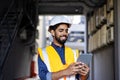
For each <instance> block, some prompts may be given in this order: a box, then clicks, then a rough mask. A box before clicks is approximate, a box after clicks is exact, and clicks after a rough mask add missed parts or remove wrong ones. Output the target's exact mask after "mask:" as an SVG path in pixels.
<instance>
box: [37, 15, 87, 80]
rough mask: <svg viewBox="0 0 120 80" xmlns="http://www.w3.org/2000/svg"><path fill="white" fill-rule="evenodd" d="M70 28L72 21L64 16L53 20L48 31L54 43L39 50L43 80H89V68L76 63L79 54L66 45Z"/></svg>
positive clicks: (41, 77)
mask: <svg viewBox="0 0 120 80" xmlns="http://www.w3.org/2000/svg"><path fill="white" fill-rule="evenodd" d="M70 26H71V23H70V20H69V19H67V18H66V17H64V16H55V17H53V18H52V19H51V21H50V26H49V30H48V31H49V32H50V33H51V35H52V37H53V42H52V44H51V45H50V46H47V47H46V48H43V49H40V48H38V54H39V56H38V67H39V77H40V79H41V80H87V75H88V72H89V67H88V66H87V65H86V64H84V63H82V62H76V60H77V56H76V55H77V54H78V53H77V52H76V51H74V50H72V49H71V48H69V47H67V46H65V45H64V44H65V42H66V40H67V38H68V29H69V28H70Z"/></svg>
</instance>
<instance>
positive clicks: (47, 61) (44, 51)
mask: <svg viewBox="0 0 120 80" xmlns="http://www.w3.org/2000/svg"><path fill="white" fill-rule="evenodd" d="M42 53H43V57H44V63H45V64H46V66H47V68H48V71H50V72H51V69H50V63H49V58H48V55H47V52H46V48H44V49H42Z"/></svg>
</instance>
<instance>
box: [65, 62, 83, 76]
mask: <svg viewBox="0 0 120 80" xmlns="http://www.w3.org/2000/svg"><path fill="white" fill-rule="evenodd" d="M80 64H81V63H80V62H76V63H72V64H70V65H69V66H68V67H67V68H66V69H65V71H64V72H65V73H66V76H71V75H76V74H78V72H81V68H82V66H80Z"/></svg>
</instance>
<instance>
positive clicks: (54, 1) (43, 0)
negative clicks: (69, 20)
mask: <svg viewBox="0 0 120 80" xmlns="http://www.w3.org/2000/svg"><path fill="white" fill-rule="evenodd" d="M105 2H106V1H105V0H39V6H38V13H39V14H84V15H86V14H87V13H88V12H90V11H92V10H94V9H95V8H98V7H100V6H101V5H103V4H104V3H105Z"/></svg>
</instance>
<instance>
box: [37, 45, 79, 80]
mask: <svg viewBox="0 0 120 80" xmlns="http://www.w3.org/2000/svg"><path fill="white" fill-rule="evenodd" d="M38 53H39V56H40V57H41V59H42V60H43V61H44V63H45V64H46V66H47V68H48V71H49V72H57V71H60V70H63V69H66V68H67V67H68V66H69V65H70V64H71V63H73V62H75V61H76V59H77V57H78V52H76V51H75V50H72V49H71V48H69V47H65V61H66V64H63V63H62V61H61V58H60V56H59V54H58V53H57V52H56V50H55V49H54V48H53V47H52V46H47V47H46V48H44V49H41V48H38ZM59 80H75V76H71V77H70V76H69V77H66V78H61V79H59Z"/></svg>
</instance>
